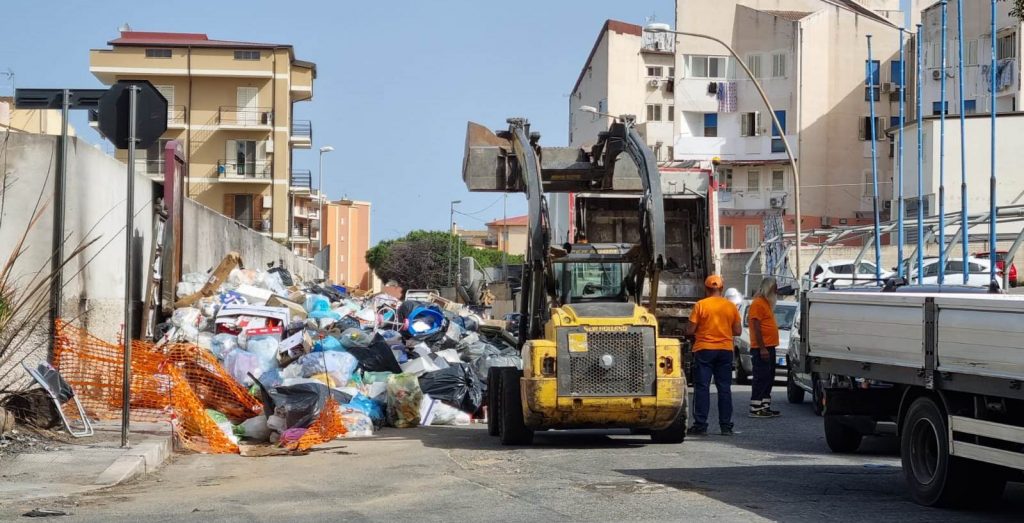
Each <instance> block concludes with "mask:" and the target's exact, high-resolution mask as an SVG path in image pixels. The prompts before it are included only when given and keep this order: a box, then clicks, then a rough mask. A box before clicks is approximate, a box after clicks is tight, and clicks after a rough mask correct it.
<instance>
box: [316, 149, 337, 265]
mask: <svg viewBox="0 0 1024 523" xmlns="http://www.w3.org/2000/svg"><path fill="white" fill-rule="evenodd" d="M333 150H334V147H331V146H330V145H325V146H323V147H321V148H320V174H319V178H320V180H319V181H318V182H317V186H316V188H317V190H318V191H320V194H318V195H317V208H318V209H319V210H318V211H317V219H318V220H320V234H317V246H316V253H317V254H320V253H321V252H323V250H324V153H329V152H331V151H333Z"/></svg>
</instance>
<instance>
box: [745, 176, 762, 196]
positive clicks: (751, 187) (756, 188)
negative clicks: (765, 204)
mask: <svg viewBox="0 0 1024 523" xmlns="http://www.w3.org/2000/svg"><path fill="white" fill-rule="evenodd" d="M747 192H749V193H759V192H761V171H747Z"/></svg>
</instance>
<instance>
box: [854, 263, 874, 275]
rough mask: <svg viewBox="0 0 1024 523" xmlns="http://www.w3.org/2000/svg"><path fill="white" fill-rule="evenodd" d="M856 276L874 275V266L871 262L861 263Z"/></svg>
mask: <svg viewBox="0 0 1024 523" xmlns="http://www.w3.org/2000/svg"><path fill="white" fill-rule="evenodd" d="M857 274H866V275H869V276H874V275H875V264H873V263H871V262H866V261H862V262H860V265H858V266H857Z"/></svg>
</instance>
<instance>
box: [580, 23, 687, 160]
mask: <svg viewBox="0 0 1024 523" xmlns="http://www.w3.org/2000/svg"><path fill="white" fill-rule="evenodd" d="M674 44H675V39H674V38H673V37H672V36H671V35H665V34H655V33H645V32H644V31H643V28H642V27H641V26H639V25H635V24H629V23H626V22H620V21H618V20H608V21H606V22H605V23H604V26H603V27H601V31H600V32H599V33H598V35H597V40H596V41H595V42H594V46H593V48H592V49H591V51H590V55H589V56H587V60H586V62H585V63H584V64H583V68H582V69H581V71H580V74H579V77H578V78H577V80H576V84H575V85H574V86H573V89H572V94H571V96H570V103H569V145H570V146H572V147H583V146H587V145H589V144H592V143H593V142H594V141H596V139H597V133H599V132H602V131H607V130H608V126H609V124H610V123H611V121H610V118H608V117H603V116H598V115H594V114H590V113H582V112H580V111H579V108H580V106H585V105H586V106H591V107H595V108H597V110H598V111H599V112H602V113H608V114H613V115H623V114H631V115H634V116H636V122H637V131H638V132H639V133H640V134H641V135H642V136H643V137H644V139H645V140H646V141H647V145H648V146H650V147H651V150H653V151H654V153H655V156H656V157H657V158H658V160H659V161H670V160H671V159H672V149H673V141H674V140H673V137H674V135H673V120H674V118H675V115H676V110H675V106H674V105H675V100H674V98H673V88H674V81H675V76H676V74H675V72H676V70H675V58H674Z"/></svg>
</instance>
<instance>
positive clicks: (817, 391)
mask: <svg viewBox="0 0 1024 523" xmlns="http://www.w3.org/2000/svg"><path fill="white" fill-rule="evenodd" d="M789 346H790V348H792V350H790V351H788V352H787V354H786V356H787V358H786V363H787V365H786V399H787V400H788V401H789V402H790V403H793V404H799V403H803V402H804V398H805V397H806V395H807V394H810V395H811V406H812V407H813V409H814V413H815V414H817V415H819V416H821V413H822V412H823V411H824V407H825V403H824V397H825V394H824V391H825V383H824V381H823V380H822V379H821V377H819V376H818V375H817V374H810V373H805V372H803V371H802V370H801V369H803V368H804V365H803V358H804V351H803V349H802V348H801V347H800V315H799V314H797V318H796V322H795V323H794V325H793V328H792V329H791V333H790V335H789Z"/></svg>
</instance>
